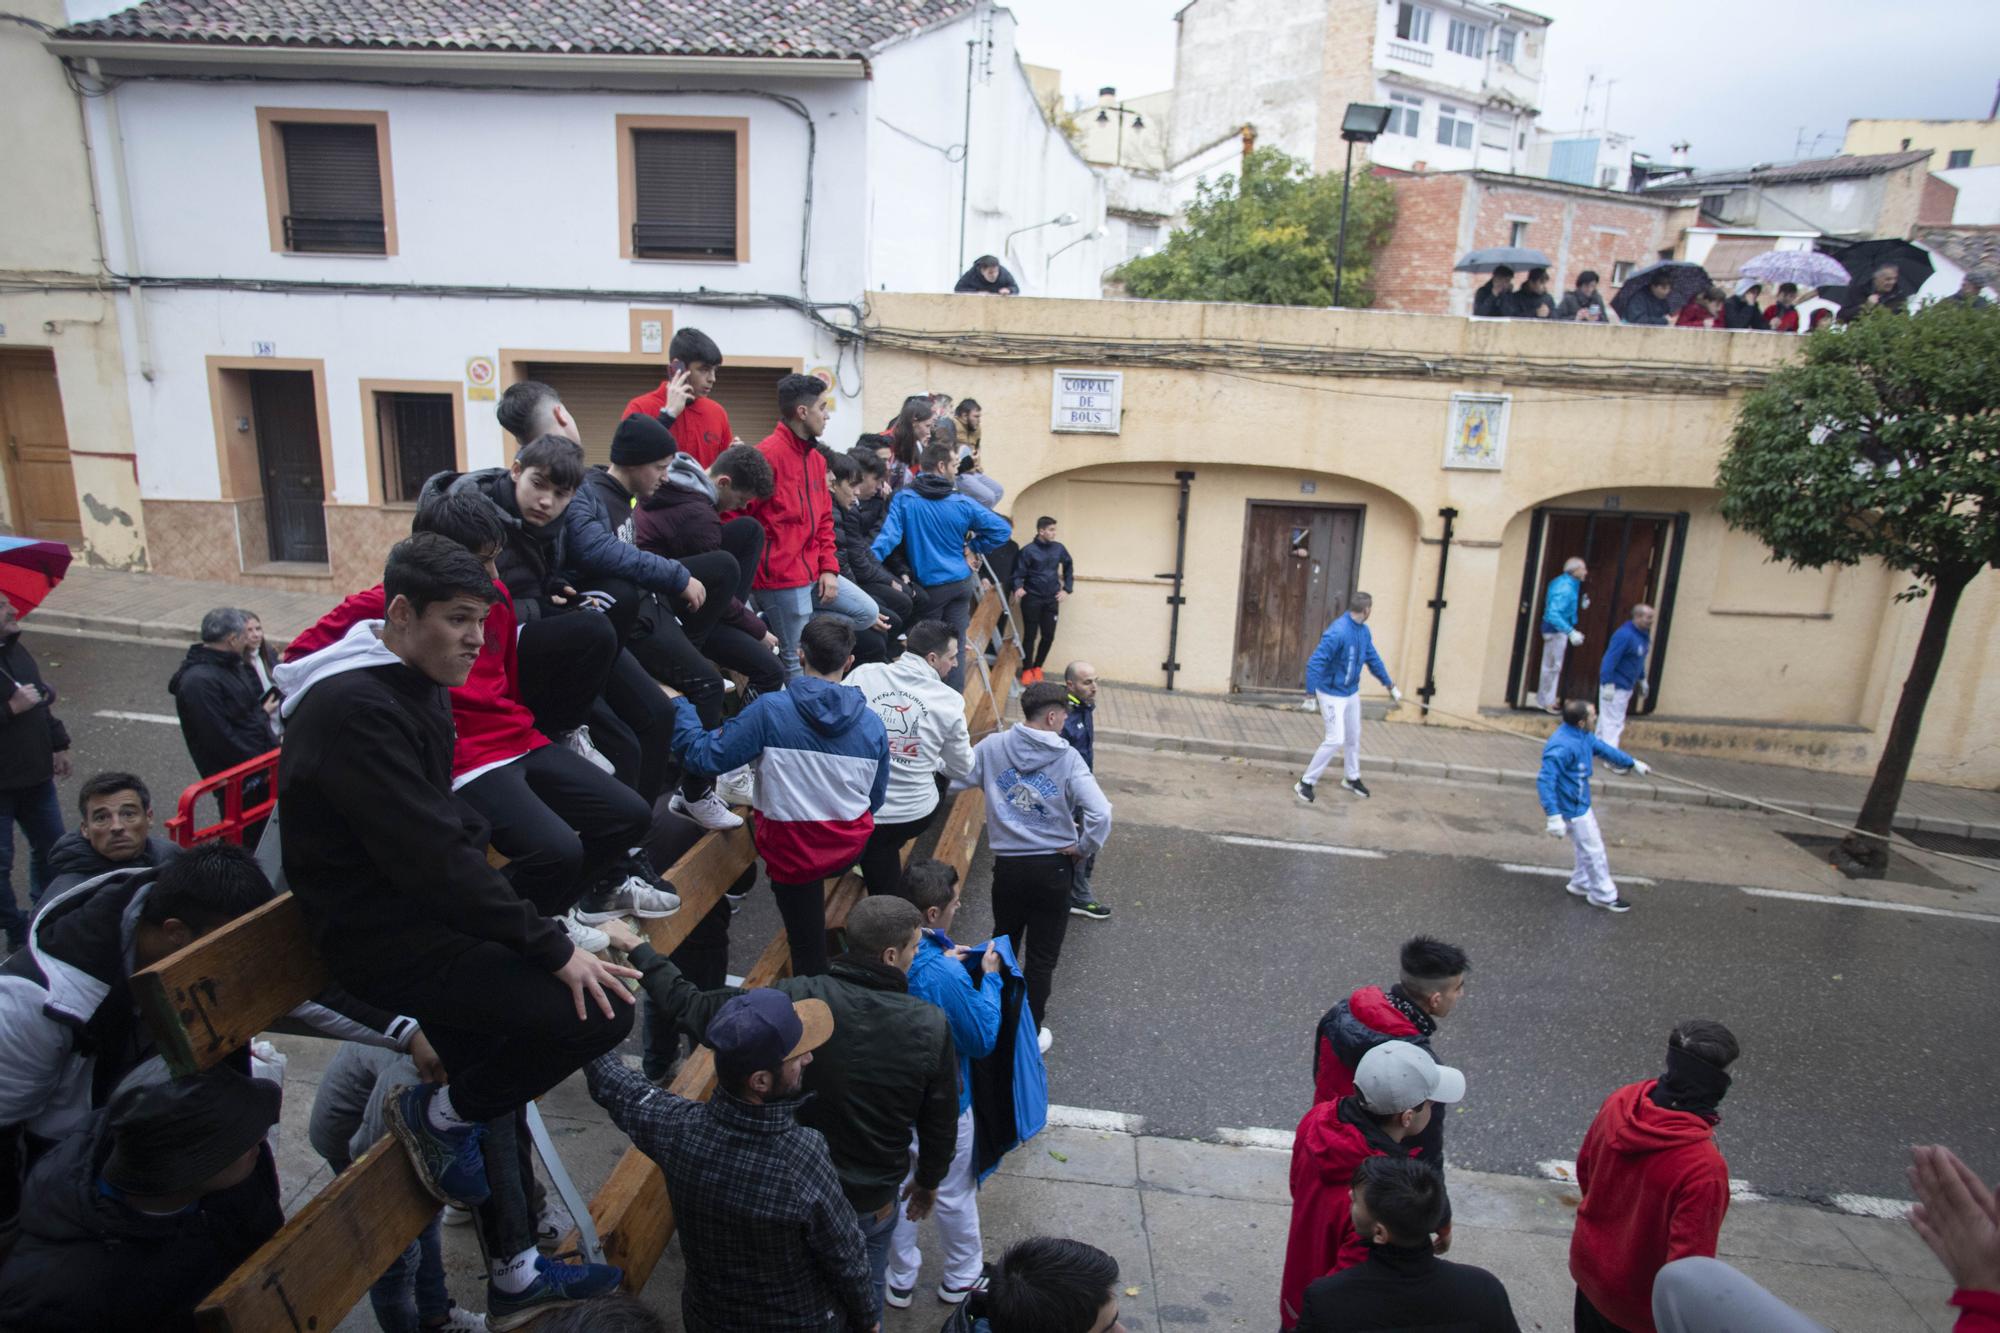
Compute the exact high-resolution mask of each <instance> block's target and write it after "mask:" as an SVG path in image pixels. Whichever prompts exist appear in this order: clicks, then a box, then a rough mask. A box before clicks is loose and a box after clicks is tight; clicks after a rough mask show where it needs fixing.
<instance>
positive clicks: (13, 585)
mask: <svg viewBox="0 0 2000 1333" xmlns="http://www.w3.org/2000/svg"><path fill="white" fill-rule="evenodd" d="M69 562H70V551H69V547H67V546H65V545H63V544H62V543H61V542H44V541H36V540H35V539H33V538H32V537H0V594H5V595H6V598H7V600H8V601H10V602H12V603H13V604H14V610H15V612H16V613H18V614H20V615H24V616H25V615H27V614H28V612H30V611H32V610H34V609H35V608H36V607H38V606H40V605H41V604H42V599H43V598H44V597H47V596H48V595H49V593H50V592H51V591H52V590H53V589H54V588H55V586H56V585H57V584H58V583H61V582H62V580H63V575H64V574H65V573H67V572H68V571H69Z"/></svg>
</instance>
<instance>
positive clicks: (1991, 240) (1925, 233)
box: [1916, 227, 2000, 287]
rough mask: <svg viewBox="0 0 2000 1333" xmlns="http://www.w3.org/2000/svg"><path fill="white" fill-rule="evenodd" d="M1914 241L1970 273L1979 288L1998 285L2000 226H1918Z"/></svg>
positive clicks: (1999, 281) (1999, 285)
mask: <svg viewBox="0 0 2000 1333" xmlns="http://www.w3.org/2000/svg"><path fill="white" fill-rule="evenodd" d="M1916 240H1917V242H1918V243H1919V244H1921V245H1923V246H1924V247H1925V248H1926V249H1929V250H1932V251H1935V252H1936V253H1938V254H1941V255H1943V256H1944V257H1945V258H1946V259H1949V260H1950V261H1951V262H1952V263H1954V264H1956V265H1958V266H1959V267H1960V268H1962V269H1964V270H1965V271H1966V272H1967V273H1969V274H1971V275H1972V277H1973V280H1974V281H1976V282H1978V283H1979V285H1980V286H1982V287H2000V227H1921V228H1918V230H1917V234H1916Z"/></svg>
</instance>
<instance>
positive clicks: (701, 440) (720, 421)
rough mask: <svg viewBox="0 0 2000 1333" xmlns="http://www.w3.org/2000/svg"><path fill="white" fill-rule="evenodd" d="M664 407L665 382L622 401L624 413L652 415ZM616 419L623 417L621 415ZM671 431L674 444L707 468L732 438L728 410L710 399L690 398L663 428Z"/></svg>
mask: <svg viewBox="0 0 2000 1333" xmlns="http://www.w3.org/2000/svg"><path fill="white" fill-rule="evenodd" d="M666 410H667V385H666V381H664V380H662V381H661V382H660V387H659V388H657V389H655V390H653V391H652V392H651V393H642V394H640V395H639V396H638V397H637V398H634V399H633V400H632V401H631V402H629V403H627V404H625V416H628V417H636V416H649V417H656V416H658V415H660V413H662V412H664V411H666ZM620 420H623V418H622V417H621V418H620ZM667 429H668V430H671V431H672V432H673V433H674V445H675V447H676V448H678V449H679V450H680V451H681V452H682V453H684V454H693V455H694V457H695V461H696V462H698V463H700V464H701V465H702V466H703V467H710V466H712V465H713V464H714V462H715V460H716V458H717V457H718V456H720V455H721V453H722V451H723V450H724V449H727V448H728V447H729V442H730V441H731V440H733V439H735V438H736V437H735V436H734V435H732V434H730V432H729V413H727V412H725V411H723V410H722V404H721V403H718V402H716V401H715V400H714V399H713V398H690V399H689V400H688V405H687V406H686V407H684V408H682V409H681V414H680V415H679V416H677V417H675V418H674V424H673V425H671V426H669V427H667Z"/></svg>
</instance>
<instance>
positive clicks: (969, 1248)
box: [889, 1107, 986, 1290]
mask: <svg viewBox="0 0 2000 1333" xmlns="http://www.w3.org/2000/svg"><path fill="white" fill-rule="evenodd" d="M916 1175H917V1157H916V1140H915V1139H914V1138H913V1139H911V1141H910V1172H909V1174H908V1175H906V1176H904V1177H903V1185H904V1188H908V1187H909V1185H910V1182H911V1181H913V1180H915V1179H916ZM900 1193H901V1192H900V1191H898V1194H899V1196H900ZM907 1207H908V1205H906V1204H904V1203H903V1202H902V1200H901V1198H900V1197H899V1198H898V1200H897V1203H896V1234H895V1236H894V1237H892V1238H891V1239H890V1241H889V1285H890V1286H892V1287H899V1288H903V1289H906V1290H907V1289H908V1288H911V1287H914V1286H916V1285H917V1270H918V1269H919V1268H922V1267H923V1264H924V1256H923V1252H922V1251H921V1250H920V1249H918V1247H917V1224H916V1223H915V1222H912V1221H911V1220H910V1219H909V1216H908V1213H907V1211H906V1209H907ZM931 1220H932V1221H934V1222H936V1223H937V1228H938V1234H939V1235H941V1236H942V1237H943V1238H944V1277H943V1282H944V1285H945V1286H947V1287H969V1286H971V1285H972V1284H973V1283H974V1282H976V1281H978V1280H979V1274H980V1272H981V1271H982V1270H983V1269H984V1268H985V1266H986V1263H985V1246H984V1243H983V1242H982V1241H981V1240H980V1238H979V1190H978V1187H977V1185H976V1183H975V1182H974V1181H973V1179H972V1108H970V1107H967V1108H966V1109H965V1111H964V1112H963V1113H962V1114H961V1115H960V1116H959V1117H958V1149H957V1151H955V1152H953V1153H952V1155H951V1169H950V1170H949V1171H946V1172H945V1173H944V1181H943V1182H942V1183H941V1184H940V1185H939V1186H938V1195H937V1207H936V1208H934V1209H932V1210H931Z"/></svg>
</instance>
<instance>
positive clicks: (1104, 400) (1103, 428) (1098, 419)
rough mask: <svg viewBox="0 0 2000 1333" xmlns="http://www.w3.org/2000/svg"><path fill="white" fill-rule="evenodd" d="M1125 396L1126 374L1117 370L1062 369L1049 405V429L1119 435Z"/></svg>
mask: <svg viewBox="0 0 2000 1333" xmlns="http://www.w3.org/2000/svg"><path fill="white" fill-rule="evenodd" d="M1124 398H1125V375H1124V372H1122V371H1117V370H1058V371H1057V372H1056V375H1055V393H1054V395H1053V396H1052V398H1051V400H1050V405H1049V429H1050V430H1053V431H1058V432H1068V433H1075V432H1079V431H1080V432H1084V433H1086V434H1092V435H1116V434H1117V433H1118V415H1119V412H1120V411H1121V410H1122V408H1123V405H1124Z"/></svg>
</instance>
